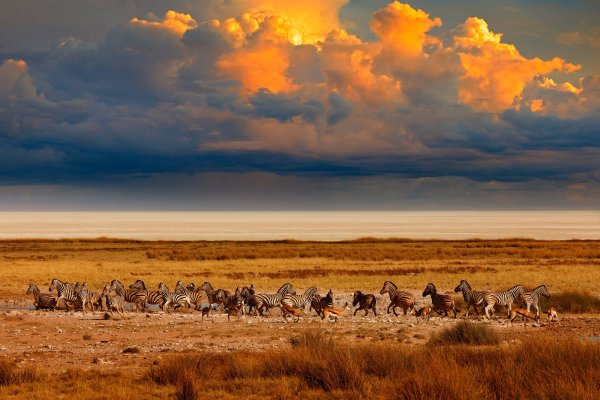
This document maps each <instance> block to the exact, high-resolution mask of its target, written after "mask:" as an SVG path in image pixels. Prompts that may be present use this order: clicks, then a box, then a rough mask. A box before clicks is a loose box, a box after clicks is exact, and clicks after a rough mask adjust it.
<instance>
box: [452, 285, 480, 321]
mask: <svg viewBox="0 0 600 400" xmlns="http://www.w3.org/2000/svg"><path fill="white" fill-rule="evenodd" d="M454 292H455V293H458V292H462V295H463V299H464V300H465V303H467V313H466V314H465V317H467V318H468V317H469V307H471V306H472V307H473V309H474V310H475V312H476V313H477V315H479V310H478V309H477V306H478V305H483V296H484V294H485V292H484V291H481V290H472V289H471V285H469V282H467V281H466V280H464V279H463V280H461V281H460V284H459V285H458V286H457V287H455V288H454Z"/></svg>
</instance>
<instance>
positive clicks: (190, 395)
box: [175, 370, 200, 400]
mask: <svg viewBox="0 0 600 400" xmlns="http://www.w3.org/2000/svg"><path fill="white" fill-rule="evenodd" d="M199 397H200V393H199V390H198V388H197V387H196V377H195V376H194V373H193V372H192V371H189V370H186V371H185V372H184V373H183V374H181V376H180V378H179V382H177V392H176V393H175V398H176V399H177V400H196V399H198V398H199Z"/></svg>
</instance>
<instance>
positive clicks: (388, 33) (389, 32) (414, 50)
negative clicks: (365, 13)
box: [371, 1, 442, 58]
mask: <svg viewBox="0 0 600 400" xmlns="http://www.w3.org/2000/svg"><path fill="white" fill-rule="evenodd" d="M441 25H442V20H441V19H439V18H434V19H431V18H429V14H427V13H426V12H424V11H423V10H416V9H414V8H412V7H411V6H410V5H408V4H403V3H399V2H398V1H394V2H393V3H390V4H388V5H387V6H386V7H384V8H382V9H380V10H378V11H377V12H375V13H374V14H373V18H372V20H371V29H372V30H373V32H374V33H375V34H376V35H377V36H378V37H379V38H380V39H381V42H382V44H383V46H384V48H385V49H387V50H389V51H391V52H393V53H394V54H395V55H396V56H400V57H411V58H413V57H418V56H422V55H423V47H424V45H425V44H426V41H427V40H428V39H430V38H428V37H427V32H428V31H430V30H431V29H432V28H434V27H436V26H441Z"/></svg>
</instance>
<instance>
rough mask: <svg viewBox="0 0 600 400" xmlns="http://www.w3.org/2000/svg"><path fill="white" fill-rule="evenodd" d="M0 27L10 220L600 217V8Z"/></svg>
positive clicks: (287, 6)
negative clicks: (234, 214) (162, 213)
mask: <svg viewBox="0 0 600 400" xmlns="http://www.w3.org/2000/svg"><path fill="white" fill-rule="evenodd" d="M0 10H1V11H0V210H388V209H389V210H454V209H456V210H469V209H488V210H495V209H510V210H513V209H533V210H535V209H544V210H546V209H598V206H599V205H600V201H599V200H598V199H600V22H599V21H600V3H599V2H597V1H595V0H573V1H559V0H507V1H500V0H495V1H491V0H480V1H476V2H474V1H467V0H453V1H451V2H450V1H447V0H419V1H417V0H414V1H411V2H406V3H403V2H397V1H395V2H389V1H381V0H328V1H322V0H304V1H297V0H296V1H292V0H214V1H211V0H204V1H199V0H195V1H194V0H175V1H165V0H45V1H43V2H40V1H37V0H0Z"/></svg>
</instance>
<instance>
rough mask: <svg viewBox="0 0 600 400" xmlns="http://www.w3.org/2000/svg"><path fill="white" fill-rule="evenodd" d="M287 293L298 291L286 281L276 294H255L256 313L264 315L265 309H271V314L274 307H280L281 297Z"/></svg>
mask: <svg viewBox="0 0 600 400" xmlns="http://www.w3.org/2000/svg"><path fill="white" fill-rule="evenodd" d="M286 294H296V291H295V290H294V288H293V287H292V284H291V283H286V284H284V285H283V286H281V287H280V288H279V290H278V291H277V293H275V294H264V293H259V294H255V295H254V298H255V300H256V313H257V314H258V315H263V311H264V310H265V309H266V310H267V311H269V314H271V310H270V309H271V308H274V307H279V304H280V303H281V299H282V298H283V296H285V295H286Z"/></svg>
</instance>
